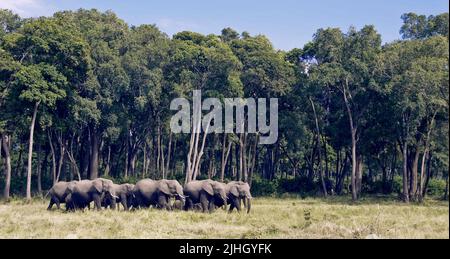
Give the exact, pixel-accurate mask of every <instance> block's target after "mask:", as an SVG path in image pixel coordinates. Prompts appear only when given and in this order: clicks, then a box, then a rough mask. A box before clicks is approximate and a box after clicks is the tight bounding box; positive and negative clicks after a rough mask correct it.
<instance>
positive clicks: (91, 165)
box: [89, 127, 99, 180]
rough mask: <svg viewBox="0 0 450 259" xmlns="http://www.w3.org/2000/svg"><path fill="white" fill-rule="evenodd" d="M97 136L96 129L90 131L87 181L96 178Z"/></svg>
mask: <svg viewBox="0 0 450 259" xmlns="http://www.w3.org/2000/svg"><path fill="white" fill-rule="evenodd" d="M98 138H99V136H98V132H97V129H96V128H95V127H93V128H92V131H91V158H90V162H89V179H91V180H94V179H97V178H98V150H99V142H98V141H99V139H98Z"/></svg>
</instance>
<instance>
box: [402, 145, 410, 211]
mask: <svg viewBox="0 0 450 259" xmlns="http://www.w3.org/2000/svg"><path fill="white" fill-rule="evenodd" d="M402 198H403V201H404V202H406V203H409V188H408V143H407V141H406V140H404V143H403V197H402Z"/></svg>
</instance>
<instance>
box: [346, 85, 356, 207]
mask: <svg viewBox="0 0 450 259" xmlns="http://www.w3.org/2000/svg"><path fill="white" fill-rule="evenodd" d="M346 84H347V85H348V82H347V81H346ZM343 94H344V101H345V106H346V108H347V115H348V119H349V124H350V133H351V136H352V175H351V182H352V199H353V201H356V200H357V199H358V192H357V188H356V171H357V169H356V167H357V163H356V128H355V126H354V124H353V114H352V110H351V108H350V103H349V101H348V98H347V90H346V86H344V88H343Z"/></svg>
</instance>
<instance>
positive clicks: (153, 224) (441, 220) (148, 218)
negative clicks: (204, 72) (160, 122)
mask: <svg viewBox="0 0 450 259" xmlns="http://www.w3.org/2000/svg"><path fill="white" fill-rule="evenodd" d="M46 206H47V201H44V200H35V201H33V202H32V203H31V204H25V203H24V202H23V201H20V200H15V201H11V202H9V203H1V204H0V238H151V239H153V238H182V239H185V238H187V239H189V238H201V239H202V238H232V239H235V238H249V239H253V238H255V239H258V238H308V239H309V238H333V239H334V238H355V239H361V238H362V239H364V238H446V239H448V238H449V206H448V202H444V201H436V200H427V201H426V202H425V203H424V204H422V205H416V204H410V205H404V204H401V203H400V202H397V201H394V200H386V199H374V198H370V199H365V200H362V201H360V202H359V203H358V204H351V203H349V202H348V198H332V199H328V200H323V199H304V200H302V199H294V198H284V199H276V198H260V199H255V200H254V202H253V208H252V212H251V213H250V214H249V215H247V214H244V213H242V214H238V213H236V212H235V213H233V214H227V213H226V212H224V211H223V210H218V211H216V212H215V213H214V214H201V213H196V212H181V211H178V212H166V211H158V210H140V211H134V212H123V211H120V212H118V211H109V210H108V211H100V212H97V211H85V212H77V213H65V212H63V211H57V210H54V211H50V212H48V211H46Z"/></svg>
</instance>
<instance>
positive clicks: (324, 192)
mask: <svg viewBox="0 0 450 259" xmlns="http://www.w3.org/2000/svg"><path fill="white" fill-rule="evenodd" d="M309 101H310V102H311V106H312V109H313V113H314V119H315V123H316V134H317V145H318V158H319V175H320V182H321V183H322V191H323V195H324V196H325V198H326V197H327V196H328V191H327V185H326V184H325V177H324V175H323V168H322V152H321V149H322V144H321V136H320V127H319V119H318V118H317V113H316V107H315V105H314V102H313V100H312V99H311V98H309Z"/></svg>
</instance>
